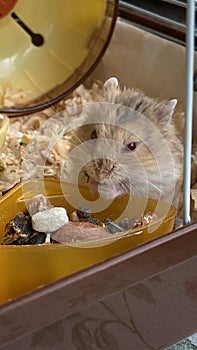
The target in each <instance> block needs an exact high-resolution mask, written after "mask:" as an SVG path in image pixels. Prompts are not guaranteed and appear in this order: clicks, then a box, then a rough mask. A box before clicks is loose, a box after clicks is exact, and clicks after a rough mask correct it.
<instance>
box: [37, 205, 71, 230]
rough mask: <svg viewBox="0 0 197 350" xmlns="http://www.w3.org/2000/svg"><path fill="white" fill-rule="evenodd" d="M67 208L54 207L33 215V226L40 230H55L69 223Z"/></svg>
mask: <svg viewBox="0 0 197 350" xmlns="http://www.w3.org/2000/svg"><path fill="white" fill-rule="evenodd" d="M68 221H69V220H68V215H67V212H66V209H64V208H61V207H53V208H50V209H48V210H44V211H40V212H38V213H36V214H34V215H33V216H32V226H33V228H34V230H35V231H38V232H54V231H57V230H58V229H59V228H60V227H62V226H63V225H65V224H67V223H68Z"/></svg>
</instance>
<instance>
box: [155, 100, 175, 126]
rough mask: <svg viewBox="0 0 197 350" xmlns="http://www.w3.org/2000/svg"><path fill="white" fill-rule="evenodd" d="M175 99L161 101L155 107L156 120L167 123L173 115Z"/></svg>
mask: <svg viewBox="0 0 197 350" xmlns="http://www.w3.org/2000/svg"><path fill="white" fill-rule="evenodd" d="M176 105H177V100H176V99H173V100H170V101H163V102H161V104H160V105H159V108H158V109H157V115H158V120H159V121H160V123H161V124H168V123H169V122H170V121H171V119H172V116H173V113H174V110H175V107H176Z"/></svg>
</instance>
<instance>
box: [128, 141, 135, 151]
mask: <svg viewBox="0 0 197 350" xmlns="http://www.w3.org/2000/svg"><path fill="white" fill-rule="evenodd" d="M136 146H137V145H136V142H131V143H128V145H127V148H128V149H129V150H130V151H134V150H135V149H136Z"/></svg>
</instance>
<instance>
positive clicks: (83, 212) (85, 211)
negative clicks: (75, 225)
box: [77, 207, 91, 219]
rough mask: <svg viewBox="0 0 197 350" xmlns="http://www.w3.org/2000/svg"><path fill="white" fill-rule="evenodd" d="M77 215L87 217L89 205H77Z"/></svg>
mask: <svg viewBox="0 0 197 350" xmlns="http://www.w3.org/2000/svg"><path fill="white" fill-rule="evenodd" d="M77 215H78V216H79V217H80V218H83V219H87V218H89V217H90V216H91V210H90V208H89V207H79V208H78V209H77Z"/></svg>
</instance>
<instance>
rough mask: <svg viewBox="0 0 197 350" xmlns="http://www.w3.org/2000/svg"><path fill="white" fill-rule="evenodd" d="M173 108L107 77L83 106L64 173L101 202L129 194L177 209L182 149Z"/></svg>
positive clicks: (176, 115)
mask: <svg viewBox="0 0 197 350" xmlns="http://www.w3.org/2000/svg"><path fill="white" fill-rule="evenodd" d="M176 105H177V100H176V99H172V100H169V101H167V100H163V101H159V100H158V99H155V98H152V97H148V96H146V95H145V94H144V93H143V92H142V91H139V90H136V89H130V88H121V87H120V86H119V82H118V80H117V78H115V77H112V78H110V79H108V80H107V81H106V82H105V83H104V85H103V88H102V91H101V93H97V94H95V95H94V96H93V97H92V103H88V104H86V105H84V106H83V112H82V119H83V125H80V127H79V128H78V129H75V130H73V133H72V134H73V136H72V138H71V141H72V147H71V149H72V150H71V152H70V155H69V159H68V160H67V162H68V163H67V169H69V170H68V173H69V174H67V175H68V176H69V177H70V179H72V177H73V176H74V174H75V176H74V177H75V179H76V181H80V182H81V183H83V182H85V183H86V184H87V185H88V186H89V187H90V190H91V191H92V192H99V194H100V195H101V196H103V197H106V198H115V197H117V196H120V195H121V194H124V193H129V194H131V195H132V196H139V197H143V198H152V199H159V200H161V201H166V202H169V203H172V204H173V205H175V207H176V208H177V209H179V208H180V206H181V194H182V186H183V153H184V149H183V140H182V135H181V132H179V131H180V130H178V129H179V126H178V123H180V115H179V114H177V112H176V113H175V110H176ZM181 118H182V116H181ZM71 181H72V180H71Z"/></svg>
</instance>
